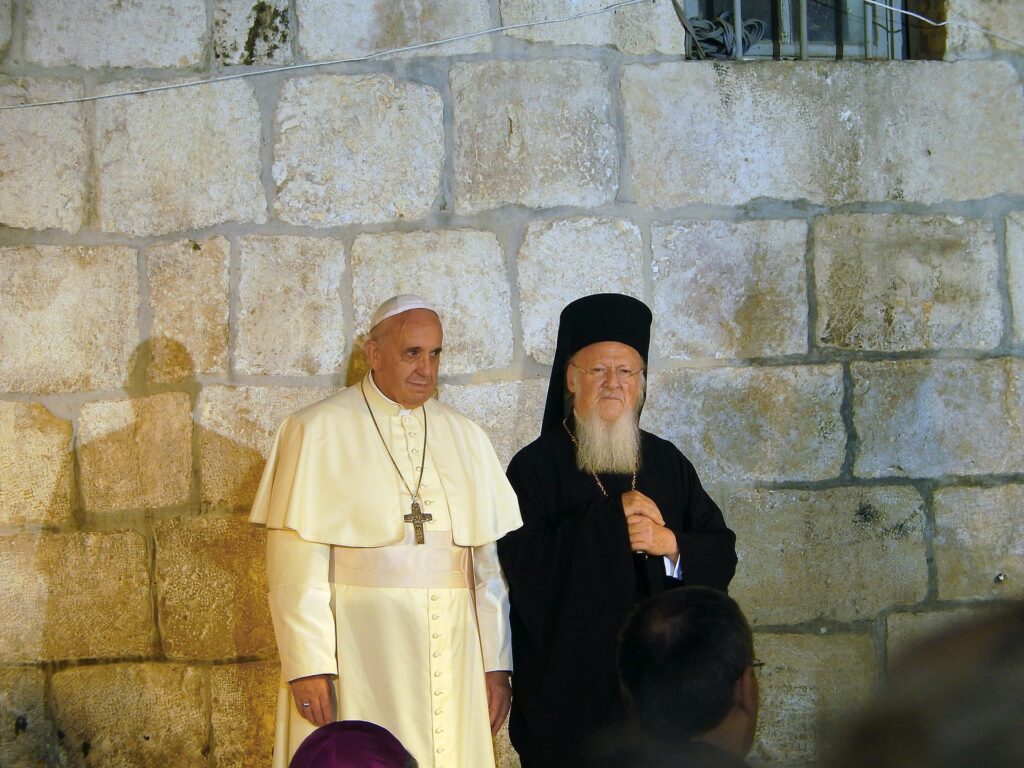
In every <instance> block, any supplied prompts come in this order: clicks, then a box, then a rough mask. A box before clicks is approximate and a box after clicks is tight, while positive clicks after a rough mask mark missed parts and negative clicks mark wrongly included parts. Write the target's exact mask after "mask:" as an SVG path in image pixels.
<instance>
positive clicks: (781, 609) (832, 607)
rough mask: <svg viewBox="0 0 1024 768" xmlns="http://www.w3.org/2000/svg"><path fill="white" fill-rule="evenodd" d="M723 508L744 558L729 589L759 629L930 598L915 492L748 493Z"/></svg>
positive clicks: (847, 616)
mask: <svg viewBox="0 0 1024 768" xmlns="http://www.w3.org/2000/svg"><path fill="white" fill-rule="evenodd" d="M723 508H724V509H725V510H726V516H727V519H728V522H729V527H730V528H732V529H733V530H734V531H735V532H736V549H737V555H738V557H739V561H740V563H739V566H738V567H737V568H736V578H735V579H734V580H733V582H732V584H731V585H730V587H729V592H730V594H731V595H732V596H733V597H734V598H735V599H736V600H737V601H738V602H739V603H740V604H741V605H743V606H745V608H746V615H747V618H748V619H749V620H750V621H751V622H752V623H754V624H799V623H801V622H805V621H814V620H818V619H827V620H832V621H856V620H858V619H868V620H871V619H874V618H875V616H876V615H878V613H879V611H882V610H883V609H885V608H888V607H891V606H893V605H901V604H909V603H916V602H918V601H920V600H923V599H924V598H925V597H926V596H927V594H928V567H927V563H926V555H925V543H924V534H923V528H924V502H923V500H922V499H921V497H920V496H919V495H918V493H917V492H916V491H915V490H914V489H912V488H907V487H902V486H901V487H892V488H865V487H859V488H834V489H828V490H820V491H766V490H757V491H742V492H739V493H736V494H734V495H733V496H731V497H730V498H729V500H728V501H727V502H726V503H725V504H724V505H723ZM769 595H770V596H771V597H770V598H769V599H766V597H767V596H769Z"/></svg>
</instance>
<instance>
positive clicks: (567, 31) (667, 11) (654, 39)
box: [501, 0, 686, 53]
mask: <svg viewBox="0 0 1024 768" xmlns="http://www.w3.org/2000/svg"><path fill="white" fill-rule="evenodd" d="M606 5H609V3H608V2H607V0H583V2H580V0H501V23H502V24H525V23H529V22H531V21H541V20H543V19H554V18H562V17H565V16H569V15H574V14H577V13H586V12H587V11H597V10H600V9H601V8H603V7H605V6H606ZM507 34H509V35H512V36H513V37H522V38H525V39H526V40H533V41H535V42H551V43H554V44H555V45H610V46H612V47H614V48H618V49H619V50H620V51H623V52H624V53H655V52H657V53H685V52H686V35H685V33H684V32H683V28H682V27H681V26H680V25H679V20H678V19H677V18H676V15H675V12H674V11H673V10H672V3H671V0H656V2H653V3H639V4H637V5H630V6H626V7H624V8H620V9H618V10H617V11H614V12H612V13H605V14H600V15H594V16H586V17H584V18H582V19H576V20H573V21H566V22H562V23H559V24H545V25H543V26H537V27H526V28H524V29H513V30H509V32H508V33H507Z"/></svg>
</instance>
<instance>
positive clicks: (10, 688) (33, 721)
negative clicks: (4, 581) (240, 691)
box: [0, 3, 57, 768]
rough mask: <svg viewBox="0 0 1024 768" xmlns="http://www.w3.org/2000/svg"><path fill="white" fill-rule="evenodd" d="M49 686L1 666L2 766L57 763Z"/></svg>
mask: <svg viewBox="0 0 1024 768" xmlns="http://www.w3.org/2000/svg"><path fill="white" fill-rule="evenodd" d="M0 6H2V3H0ZM2 12H3V8H2V7H0V13H2ZM45 685H46V681H45V680H44V678H43V672H42V670H39V669H34V668H26V667H21V668H14V669H0V722H3V723H6V727H4V728H3V729H0V765H4V766H6V767H7V768H45V766H49V765H56V764H57V763H56V760H55V758H56V754H55V750H54V742H55V741H56V734H55V733H54V732H53V723H52V722H51V721H50V719H49V717H47V714H46V702H45V700H44V698H43V697H44V695H45ZM12 724H13V727H12Z"/></svg>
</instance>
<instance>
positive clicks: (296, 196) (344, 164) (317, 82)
mask: <svg viewBox="0 0 1024 768" xmlns="http://www.w3.org/2000/svg"><path fill="white" fill-rule="evenodd" d="M303 30H305V25H303ZM442 111H443V105H442V103H441V95H440V94H439V93H438V92H437V91H436V90H435V89H433V88H431V87H429V86H426V85H418V84H415V83H408V82H399V81H397V80H395V79H394V78H392V77H390V76H388V75H383V74H377V75H358V76H354V77H351V76H343V75H318V76H315V77H300V78H295V79H292V80H289V81H288V82H286V83H285V85H284V87H283V88H282V90H281V100H280V102H279V103H278V107H277V114H276V116H275V121H276V129H277V139H276V141H275V143H274V167H273V174H274V182H275V183H276V184H277V200H276V203H275V207H276V210H277V213H278V215H279V216H280V217H281V218H282V219H284V220H285V221H287V222H288V223H290V224H307V225H309V226H314V227H334V226H340V225H343V224H351V223H353V222H360V223H370V222H383V221H394V220H398V219H421V218H423V216H425V215H426V214H427V212H428V211H429V210H430V209H431V206H432V205H433V204H434V198H435V197H437V194H438V192H439V191H440V189H441V168H442V166H443V163H444V128H443V126H442Z"/></svg>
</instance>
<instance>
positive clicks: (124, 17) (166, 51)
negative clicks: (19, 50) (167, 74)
mask: <svg viewBox="0 0 1024 768" xmlns="http://www.w3.org/2000/svg"><path fill="white" fill-rule="evenodd" d="M205 47H206V4H205V3H204V2H203V0H133V2H130V3H126V2H123V0H93V1H92V2H82V1H81V0H79V2H68V0H32V2H31V3H26V5H25V56H26V58H28V60H29V61H30V62H32V63H35V64H40V65H42V66H44V67H86V68H90V69H96V68H99V67H134V68H141V67H178V68H184V67H195V66H198V65H199V64H201V63H202V61H203V51H204V48H205Z"/></svg>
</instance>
